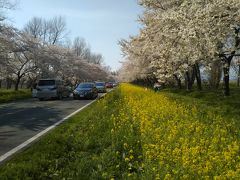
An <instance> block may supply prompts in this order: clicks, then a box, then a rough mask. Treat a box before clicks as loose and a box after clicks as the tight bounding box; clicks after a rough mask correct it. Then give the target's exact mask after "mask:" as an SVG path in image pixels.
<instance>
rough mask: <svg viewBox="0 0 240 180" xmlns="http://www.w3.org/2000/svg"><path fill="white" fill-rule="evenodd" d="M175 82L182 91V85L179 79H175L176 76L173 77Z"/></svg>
mask: <svg viewBox="0 0 240 180" xmlns="http://www.w3.org/2000/svg"><path fill="white" fill-rule="evenodd" d="M173 76H174V77H175V79H176V81H177V86H178V88H179V89H182V83H181V79H180V78H178V77H177V75H176V74H174V75H173Z"/></svg>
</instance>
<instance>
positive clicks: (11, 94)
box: [0, 89, 31, 103]
mask: <svg viewBox="0 0 240 180" xmlns="http://www.w3.org/2000/svg"><path fill="white" fill-rule="evenodd" d="M30 97H31V92H30V90H29V89H21V90H18V91H14V90H3V89H0V103H5V102H10V101H14V100H17V99H25V98H30Z"/></svg>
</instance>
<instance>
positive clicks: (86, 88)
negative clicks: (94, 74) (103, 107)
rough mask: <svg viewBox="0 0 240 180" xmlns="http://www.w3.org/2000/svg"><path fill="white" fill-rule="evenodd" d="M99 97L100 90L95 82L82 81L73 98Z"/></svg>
mask: <svg viewBox="0 0 240 180" xmlns="http://www.w3.org/2000/svg"><path fill="white" fill-rule="evenodd" d="M97 97H98V90H97V88H96V85H95V83H91V82H84V83H80V84H79V85H78V86H77V87H76V89H75V90H74V91H73V99H95V98H97Z"/></svg>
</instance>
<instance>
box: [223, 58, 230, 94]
mask: <svg viewBox="0 0 240 180" xmlns="http://www.w3.org/2000/svg"><path fill="white" fill-rule="evenodd" d="M230 63H231V61H229V60H227V61H226V62H225V63H224V66H223V73H224V74H223V75H224V76H223V83H224V88H223V90H224V95H225V96H229V95H230V88H229V69H230Z"/></svg>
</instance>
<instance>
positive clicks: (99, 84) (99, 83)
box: [96, 82, 105, 86]
mask: <svg viewBox="0 0 240 180" xmlns="http://www.w3.org/2000/svg"><path fill="white" fill-rule="evenodd" d="M96 86H105V83H101V82H98V83H96Z"/></svg>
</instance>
